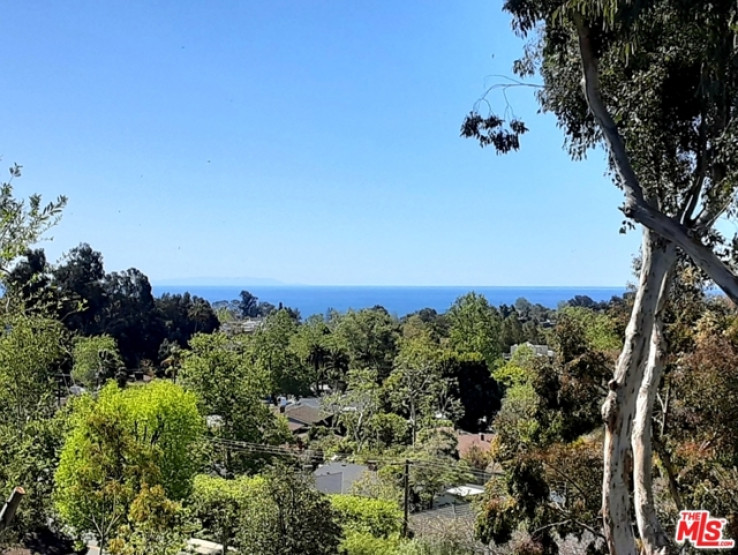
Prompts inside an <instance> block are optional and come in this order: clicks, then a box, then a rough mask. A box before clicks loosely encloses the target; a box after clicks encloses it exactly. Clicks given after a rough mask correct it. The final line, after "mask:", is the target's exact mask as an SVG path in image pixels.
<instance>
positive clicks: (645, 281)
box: [602, 229, 676, 555]
mask: <svg viewBox="0 0 738 555" xmlns="http://www.w3.org/2000/svg"><path fill="white" fill-rule="evenodd" d="M675 256H676V255H675V249H674V246H673V245H671V244H668V243H666V242H665V241H664V240H663V239H661V238H659V237H658V236H657V235H656V234H655V233H653V232H652V231H650V230H648V229H644V230H643V247H642V267H641V275H640V284H639V287H638V292H637V293H636V298H635V303H634V305H633V312H632V313H631V317H630V321H629V323H628V327H627V328H626V330H625V343H624V345H623V351H622V352H621V354H620V357H619V359H618V363H617V367H616V369H615V376H614V377H613V379H612V380H610V382H609V384H608V386H609V389H610V392H609V393H608V396H607V399H606V401H605V403H604V405H603V407H602V418H603V420H604V422H605V448H604V475H603V481H602V512H603V520H604V531H605V538H606V539H607V544H608V547H609V550H610V553H611V555H625V554H628V555H635V553H636V548H635V535H634V534H633V528H632V524H631V520H632V508H631V503H630V480H629V476H630V471H631V468H630V465H631V463H632V450H631V431H632V426H633V418H634V416H635V412H636V399H637V397H638V391H639V390H640V386H641V382H642V380H643V374H644V371H645V368H646V362H647V358H648V353H649V340H650V338H651V333H652V330H653V326H654V321H655V315H656V311H657V309H658V306H659V299H660V293H661V289H662V284H663V282H664V279H665V277H666V275H667V274H668V273H669V271H670V270H671V268H672V266H673V265H674V260H675Z"/></svg>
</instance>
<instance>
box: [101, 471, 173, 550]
mask: <svg viewBox="0 0 738 555" xmlns="http://www.w3.org/2000/svg"><path fill="white" fill-rule="evenodd" d="M183 513H184V511H183V509H182V506H181V505H180V504H179V503H176V502H174V501H171V500H170V499H168V498H167V497H166V494H165V492H164V488H163V487H161V486H154V487H149V486H148V485H146V484H143V485H142V486H141V490H140V491H139V493H138V495H137V496H136V498H135V499H134V500H133V502H132V503H131V508H130V510H129V511H128V522H127V523H126V524H124V525H123V526H121V527H120V528H119V529H118V532H117V535H116V537H115V538H113V539H112V540H111V541H110V548H109V549H110V553H111V555H149V554H152V555H178V554H179V553H181V552H182V548H183V547H184V545H185V535H184V533H183V524H182V517H183Z"/></svg>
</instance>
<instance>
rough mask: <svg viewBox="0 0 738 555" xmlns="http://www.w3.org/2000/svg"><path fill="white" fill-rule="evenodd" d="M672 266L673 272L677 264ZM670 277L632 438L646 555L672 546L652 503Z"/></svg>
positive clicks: (663, 291) (638, 516)
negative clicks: (655, 430)
mask: <svg viewBox="0 0 738 555" xmlns="http://www.w3.org/2000/svg"><path fill="white" fill-rule="evenodd" d="M670 250H671V252H672V253H673V251H674V248H673V247H671V248H670ZM671 266H672V268H673V266H674V262H672V263H671ZM671 273H672V272H668V273H667V274H666V275H665V276H664V278H663V280H662V283H661V290H660V293H659V302H658V306H657V307H656V314H655V320H654V326H653V329H652V331H651V343H650V346H649V355H648V360H647V361H646V368H645V371H644V375H643V381H642V382H641V387H640V389H639V391H638V399H637V401H636V414H635V421H634V424H633V434H632V437H631V439H632V443H633V488H634V491H633V498H634V499H633V501H634V504H635V513H636V521H637V522H638V532H639V535H640V537H641V542H642V550H643V552H644V553H646V554H647V555H656V554H660V555H663V554H665V553H666V552H667V548H668V546H669V545H670V541H669V538H668V536H667V535H666V533H665V532H664V529H663V528H662V526H661V523H660V522H659V519H658V516H657V515H656V509H655V506H654V500H653V448H652V440H653V438H652V433H653V431H652V428H653V425H652V423H653V418H652V415H653V408H654V403H655V402H656V394H657V392H658V388H659V383H660V381H661V374H662V371H663V354H664V353H663V327H664V322H663V312H664V306H665V304H666V299H667V296H668V294H669V284H670V277H671Z"/></svg>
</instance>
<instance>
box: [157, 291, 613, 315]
mask: <svg viewBox="0 0 738 555" xmlns="http://www.w3.org/2000/svg"><path fill="white" fill-rule="evenodd" d="M152 289H153V293H154V296H156V297H159V296H161V295H162V294H164V293H170V294H182V293H185V292H189V293H190V295H196V296H198V297H202V298H203V299H205V300H207V301H209V302H210V303H211V304H212V303H215V302H218V301H231V300H237V299H239V295H240V292H241V291H243V290H246V291H249V292H250V293H251V294H252V295H255V296H256V297H258V299H259V301H266V302H269V303H271V304H273V305H275V306H278V305H279V304H280V303H282V305H283V306H287V307H290V308H295V309H297V310H299V311H300V314H301V315H302V317H303V318H305V317H307V316H310V315H312V314H325V313H326V312H328V310H330V309H334V310H337V311H339V312H346V311H347V310H350V309H352V310H360V309H362V308H371V307H373V306H377V305H380V306H383V307H384V308H385V309H386V310H387V311H388V312H389V313H390V314H393V315H395V316H398V317H401V316H405V315H407V314H411V313H413V312H416V311H418V310H420V309H423V308H432V309H434V310H436V311H437V312H439V313H442V312H446V311H447V310H448V309H449V308H450V307H451V305H452V304H453V303H454V301H455V300H456V299H457V298H458V297H460V296H462V295H465V294H467V293H470V292H472V291H473V292H475V293H477V294H481V295H484V297H485V298H486V299H487V301H488V302H489V303H490V304H491V305H492V306H495V307H498V306H500V305H502V304H506V305H512V304H514V303H515V301H516V300H517V299H519V298H521V297H522V298H525V299H527V300H528V301H529V302H531V303H533V304H541V305H543V306H545V307H547V308H556V307H557V306H558V305H559V304H560V303H562V302H565V301H568V300H570V299H572V298H573V297H575V296H576V295H586V296H588V297H590V298H591V299H592V300H594V301H597V302H601V301H609V300H610V299H611V298H612V297H613V296H622V295H623V294H624V293H625V292H626V288H625V287H614V286H613V287H591V286H581V287H575V286H540V287H534V286H524V287H520V286H369V285H365V286H349V285H346V286H333V285H247V286H224V285H211V286H208V285H153V286H152Z"/></svg>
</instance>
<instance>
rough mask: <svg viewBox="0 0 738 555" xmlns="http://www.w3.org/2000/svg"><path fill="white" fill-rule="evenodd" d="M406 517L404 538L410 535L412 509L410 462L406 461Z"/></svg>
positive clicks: (404, 519) (403, 531)
mask: <svg viewBox="0 0 738 555" xmlns="http://www.w3.org/2000/svg"><path fill="white" fill-rule="evenodd" d="M404 482H405V487H404V490H405V516H404V518H403V520H402V537H404V538H407V535H408V512H409V509H410V460H409V459H405V480H404Z"/></svg>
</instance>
